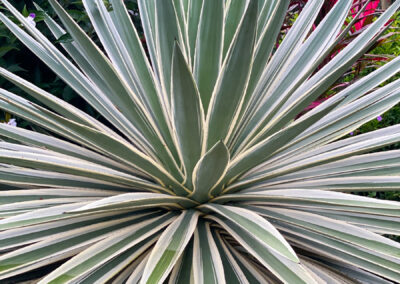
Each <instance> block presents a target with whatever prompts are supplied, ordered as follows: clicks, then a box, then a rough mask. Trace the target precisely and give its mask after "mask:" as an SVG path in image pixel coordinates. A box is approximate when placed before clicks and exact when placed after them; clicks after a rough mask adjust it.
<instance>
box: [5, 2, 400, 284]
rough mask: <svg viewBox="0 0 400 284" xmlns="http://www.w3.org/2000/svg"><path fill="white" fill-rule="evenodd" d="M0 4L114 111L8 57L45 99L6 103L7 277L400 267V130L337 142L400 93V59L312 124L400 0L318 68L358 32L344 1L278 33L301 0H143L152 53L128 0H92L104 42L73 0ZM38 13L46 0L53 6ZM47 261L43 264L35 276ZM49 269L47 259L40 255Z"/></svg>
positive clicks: (58, 67) (329, 275) (349, 275)
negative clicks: (18, 121)
mask: <svg viewBox="0 0 400 284" xmlns="http://www.w3.org/2000/svg"><path fill="white" fill-rule="evenodd" d="M1 2H2V3H3V5H4V6H5V7H6V8H7V9H9V11H10V12H11V13H12V14H13V15H14V16H15V17H16V19H18V20H19V21H20V22H21V25H17V24H15V23H14V22H13V21H11V20H9V19H8V18H7V17H5V16H4V15H3V14H0V20H1V21H2V22H3V23H4V24H5V25H6V26H7V27H8V28H9V29H10V31H11V32H12V33H14V34H15V35H16V36H17V37H18V38H19V39H20V40H21V41H22V42H23V43H24V44H25V45H26V46H28V47H29V48H30V49H31V50H32V52H33V53H34V54H36V55H37V56H38V57H39V58H40V59H41V60H42V61H43V62H44V63H46V64H47V65H48V66H49V67H50V68H51V69H52V70H53V71H54V72H55V73H56V74H57V75H58V76H59V77H60V78H62V79H63V80H64V81H65V82H66V83H67V84H68V85H69V86H71V87H72V88H73V89H74V90H75V92H76V93H77V94H79V95H80V96H81V97H82V98H84V99H85V100H86V101H87V102H88V103H89V104H90V105H91V106H93V108H95V109H96V110H97V111H98V113H99V114H100V115H101V119H100V120H96V119H95V118H93V117H91V116H90V115H88V114H86V113H84V112H82V111H81V110H80V109H79V108H77V107H74V106H72V105H70V104H68V103H66V102H64V101H62V100H60V99H58V98H57V97H55V96H53V95H52V94H50V93H49V92H47V91H46V90H43V89H40V88H38V87H37V86H35V85H33V84H31V83H29V82H27V81H26V80H24V79H23V78H20V77H18V76H16V75H14V74H12V73H10V72H8V71H7V70H5V69H0V74H1V75H2V76H3V77H5V78H7V79H8V80H10V81H11V82H13V83H14V84H15V85H17V86H18V87H20V88H21V89H22V90H23V91H25V92H26V93H27V94H28V95H29V98H31V99H30V100H28V99H26V98H23V97H20V96H17V95H15V94H13V93H10V92H9V91H7V90H4V89H0V108H1V109H3V110H6V111H7V112H9V113H11V114H13V115H14V116H16V117H20V118H22V119H25V120H27V121H30V122H31V123H33V124H34V125H37V126H38V127H40V128H38V129H41V131H38V132H35V131H31V130H27V129H22V128H20V127H14V126H10V125H6V124H0V135H1V137H3V140H2V141H1V142H0V163H1V164H0V165H1V166H0V182H1V184H2V187H1V191H0V196H1V199H0V204H1V205H0V218H2V219H1V220H0V253H1V254H0V279H1V280H0V282H1V283H14V282H18V281H22V279H27V278H31V279H32V278H35V277H36V278H37V279H36V280H35V281H36V282H37V283H163V282H168V283H207V284H208V283H281V282H284V283H291V284H292V283H293V284H297V283H307V284H310V283H360V282H361V283H391V281H394V282H399V281H400V258H399V257H400V244H399V243H397V242H395V241H393V240H391V239H389V238H386V237H385V236H383V235H399V234H400V203H398V202H394V201H382V200H377V199H373V198H367V197H362V196H359V195H353V194H352V192H362V191H371V190H372V191H384V190H396V189H398V188H399V186H400V177H399V174H400V151H399V150H394V151H390V152H375V153H371V151H372V150H374V149H378V148H380V147H382V146H385V145H388V144H392V143H394V142H398V141H400V126H392V127H389V128H384V129H380V130H377V131H374V132H371V133H367V134H363V135H358V136H355V137H351V138H347V139H339V138H341V137H342V136H345V135H346V134H347V133H349V132H350V131H352V130H354V129H356V128H358V127H359V126H360V125H362V124H363V123H365V122H367V121H369V120H371V119H375V118H376V117H377V116H378V115H379V114H382V113H383V112H385V111H386V110H388V109H390V108H391V107H392V106H394V105H395V104H396V103H398V102H399V101H400V81H399V80H397V81H394V82H392V83H390V84H387V85H385V86H384V87H381V88H376V87H377V86H379V85H381V83H383V82H385V81H386V80H387V79H389V78H390V77H391V76H393V75H394V74H396V73H397V72H399V71H400V58H398V59H394V60H392V61H391V62H389V63H387V64H385V65H384V66H383V67H381V68H379V69H378V70H376V71H374V72H373V73H371V74H370V75H368V76H366V77H364V78H362V79H361V80H359V81H357V82H355V83H354V84H352V85H351V86H349V87H347V88H346V89H344V90H343V91H341V92H339V93H338V94H336V95H335V96H333V97H331V98H329V99H328V100H326V101H324V102H323V103H322V104H320V105H319V106H318V107H316V108H314V109H313V110H312V111H310V112H308V113H307V114H305V115H303V116H302V117H300V118H299V119H297V120H294V118H295V117H296V116H297V114H298V113H299V112H301V111H302V110H303V109H304V108H305V107H306V106H307V105H309V104H310V103H311V102H312V101H314V100H315V99H316V98H318V97H319V96H320V95H321V94H322V93H323V92H324V91H325V90H326V89H327V88H329V87H330V86H331V85H332V84H333V83H334V82H335V81H336V80H337V79H338V78H340V76H341V75H342V74H343V73H344V72H346V70H348V68H350V67H351V66H352V64H353V63H354V62H355V61H356V60H357V59H358V58H359V57H360V56H361V55H362V54H363V53H364V52H365V51H366V50H368V48H369V47H370V46H371V45H372V44H373V43H374V41H375V40H376V39H377V38H379V37H380V35H381V34H382V33H383V32H384V31H385V29H386V28H387V27H386V26H385V24H386V23H387V21H388V20H389V19H390V17H391V16H392V15H393V14H394V13H395V11H396V10H397V9H398V8H399V6H400V1H396V2H395V4H393V5H392V6H391V7H390V8H389V9H388V10H387V11H386V12H385V13H384V14H382V15H381V16H380V17H379V18H378V19H377V20H376V21H375V22H374V23H373V24H371V25H370V26H369V27H368V28H367V29H366V30H365V31H364V32H362V33H361V34H360V35H359V36H358V37H357V38H356V39H354V40H353V41H352V42H351V43H350V44H349V45H347V46H346V47H345V48H344V49H343V50H342V51H341V52H340V53H339V54H338V55H336V56H335V57H334V58H332V60H331V61H330V62H329V63H327V64H325V65H324V66H323V67H322V68H320V69H319V70H318V71H317V72H314V71H315V70H316V68H317V67H318V66H320V63H321V62H322V61H323V60H324V59H325V58H326V56H327V55H329V54H330V52H331V50H332V49H333V48H334V47H335V46H336V44H337V42H338V41H339V40H340V39H341V38H343V37H344V36H345V35H346V34H347V33H348V32H349V30H350V28H351V26H352V24H354V22H353V23H352V24H349V25H347V26H346V27H343V23H344V22H345V19H346V17H347V16H348V15H349V12H350V9H351V5H352V1H348V0H339V1H338V2H337V3H336V5H335V6H334V7H333V8H332V9H331V11H330V12H329V13H328V14H327V15H326V17H325V18H324V19H323V20H322V21H321V22H320V23H319V24H318V26H317V28H316V29H315V30H313V31H312V32H311V33H310V30H311V28H312V25H313V23H314V21H315V19H316V17H317V16H318V14H319V11H320V9H321V7H322V5H323V1H308V3H307V5H306V6H305V7H304V9H303V10H302V12H301V14H300V15H299V17H298V18H297V20H296V22H295V23H294V25H293V27H292V28H291V29H290V31H289V32H288V33H287V35H286V36H285V38H284V40H283V41H282V42H281V43H280V45H279V47H278V48H276V46H275V44H276V41H275V39H276V38H277V37H278V35H279V33H280V28H281V25H282V22H283V20H284V18H285V15H286V11H287V7H288V5H289V2H290V1H289V0H275V1H263V0H259V1H256V0H250V1H243V0H227V1H226V0H204V1H200V0H191V1H190V0H139V1H138V3H139V8H140V12H141V20H142V24H143V28H144V33H145V37H146V43H147V46H148V52H149V58H148V57H147V55H146V52H145V51H144V49H143V46H142V44H141V41H140V39H139V37H138V34H137V31H136V30H135V27H134V25H133V24H132V22H131V19H130V18H129V14H128V13H127V10H126V8H125V6H124V4H123V1H122V0H110V4H111V6H107V7H106V6H105V5H104V3H103V1H102V0H83V3H84V6H85V9H86V11H87V13H88V15H89V17H90V19H91V22H92V24H93V26H94V28H95V30H96V33H97V36H98V38H99V39H100V41H101V43H102V45H101V46H97V45H96V44H95V43H94V42H93V41H92V40H91V39H90V38H89V37H88V36H87V35H86V34H85V33H84V31H82V29H81V28H80V27H79V25H78V24H76V23H75V22H74V21H73V20H72V18H71V17H70V16H69V14H68V13H67V12H66V11H65V10H64V9H63V8H62V6H61V5H60V4H59V3H58V2H57V1H56V0H49V2H50V4H51V5H52V7H53V8H54V10H55V12H56V13H57V15H58V17H59V20H60V21H61V22H62V26H61V25H60V22H57V21H55V20H54V19H52V18H50V17H48V16H47V17H46V19H45V23H46V24H47V27H48V28H49V29H50V30H51V32H52V33H53V34H54V37H55V38H60V37H62V36H63V35H65V34H66V33H68V34H69V35H70V36H71V38H72V39H73V41H71V42H62V43H61V45H62V48H63V49H62V50H61V49H59V48H58V47H57V46H55V45H53V44H52V42H51V41H50V40H49V39H47V38H46V37H44V36H43V34H42V33H41V32H40V31H39V30H38V28H37V27H35V26H33V25H31V24H29V21H28V20H27V19H26V18H25V17H24V16H22V15H21V14H20V13H19V12H18V11H17V10H16V9H15V8H14V7H13V6H12V5H11V4H10V3H9V2H8V1H6V0H1ZM38 9H40V8H39V7H38ZM38 269H39V272H37V271H38ZM40 269H41V270H40Z"/></svg>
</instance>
